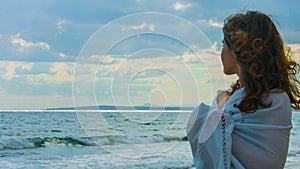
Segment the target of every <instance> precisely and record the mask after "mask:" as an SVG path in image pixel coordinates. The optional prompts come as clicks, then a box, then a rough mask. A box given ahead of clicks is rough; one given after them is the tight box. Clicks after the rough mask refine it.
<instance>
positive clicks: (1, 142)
mask: <svg viewBox="0 0 300 169" xmlns="http://www.w3.org/2000/svg"><path fill="white" fill-rule="evenodd" d="M93 145H96V144H95V143H94V142H93V141H91V140H90V139H89V138H84V137H83V138H73V137H34V138H6V139H5V138H1V139H0V150H3V149H26V148H38V147H46V146H72V147H79V146H93Z"/></svg>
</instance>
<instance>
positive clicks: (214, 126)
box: [187, 11, 300, 169]
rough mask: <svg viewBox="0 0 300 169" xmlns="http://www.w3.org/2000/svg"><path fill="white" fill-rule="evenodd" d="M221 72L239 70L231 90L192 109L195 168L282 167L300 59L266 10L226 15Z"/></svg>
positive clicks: (297, 94)
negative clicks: (291, 51) (210, 103)
mask: <svg viewBox="0 0 300 169" xmlns="http://www.w3.org/2000/svg"><path fill="white" fill-rule="evenodd" d="M223 33H224V39H223V41H222V42H223V49H222V53H221V59H222V63H223V68H224V73H225V74H227V75H230V74H237V75H238V77H239V80H238V81H237V82H235V83H234V84H233V85H232V86H231V89H230V90H227V91H218V94H217V95H216V97H215V99H214V100H213V102H212V105H211V106H207V105H205V104H200V105H199V106H198V107H197V108H196V109H195V110H194V111H193V113H192V115H191V117H190V120H189V123H188V126H187V135H188V139H189V141H190V144H191V148H192V153H193V157H194V163H195V165H196V167H197V168H209V169H213V168H255V169H257V168H258V169H259V168H263V169H265V168H272V169H276V168H283V167H284V165H285V160H286V157H287V152H288V145H289V137H290V130H291V128H292V124H291V115H292V107H293V108H295V109H299V108H300V100H299V97H300V91H299V85H300V82H299V81H298V80H297V78H296V74H297V73H299V64H297V63H296V62H295V61H294V60H293V59H292V58H291V54H290V50H289V49H285V48H284V44H283V40H282V38H281V36H280V34H279V32H278V30H277V28H276V26H275V25H274V23H273V22H272V20H271V19H270V17H269V16H267V15H266V14H263V13H261V12H257V11H247V12H246V13H245V14H236V15H233V16H230V17H229V18H227V19H226V20H225V23H224V27H223Z"/></svg>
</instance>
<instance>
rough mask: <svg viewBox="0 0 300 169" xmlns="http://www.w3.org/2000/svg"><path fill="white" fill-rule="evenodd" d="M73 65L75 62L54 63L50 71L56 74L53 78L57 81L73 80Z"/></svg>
mask: <svg viewBox="0 0 300 169" xmlns="http://www.w3.org/2000/svg"><path fill="white" fill-rule="evenodd" d="M73 67H74V64H73V63H61V62H60V63H53V64H52V67H51V68H50V71H51V72H54V73H56V74H55V76H54V77H53V79H51V80H54V81H55V82H57V83H63V82H66V81H72V78H73Z"/></svg>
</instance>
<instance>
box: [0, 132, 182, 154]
mask: <svg viewBox="0 0 300 169" xmlns="http://www.w3.org/2000/svg"><path fill="white" fill-rule="evenodd" d="M172 141H177V142H180V141H187V138H186V137H175V136H164V135H161V134H157V135H153V136H120V135H116V136H97V137H34V138H6V139H5V138H1V139H0V150H4V149H27V148H39V147H49V146H65V147H81V146H97V145H98V146H106V145H118V144H151V143H162V142H172Z"/></svg>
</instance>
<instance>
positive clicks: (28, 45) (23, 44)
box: [10, 36, 51, 50]
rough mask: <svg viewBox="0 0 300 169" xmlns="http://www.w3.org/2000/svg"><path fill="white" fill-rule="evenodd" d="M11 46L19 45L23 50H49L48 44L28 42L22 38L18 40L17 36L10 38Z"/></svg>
mask: <svg viewBox="0 0 300 169" xmlns="http://www.w3.org/2000/svg"><path fill="white" fill-rule="evenodd" d="M10 42H11V43H12V44H14V45H20V46H21V47H24V48H37V47H39V48H42V49H45V50H49V49H50V48H51V47H50V45H49V44H48V43H46V42H35V43H34V42H28V41H26V40H24V39H22V38H20V37H19V36H16V37H13V38H11V41H10Z"/></svg>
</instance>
